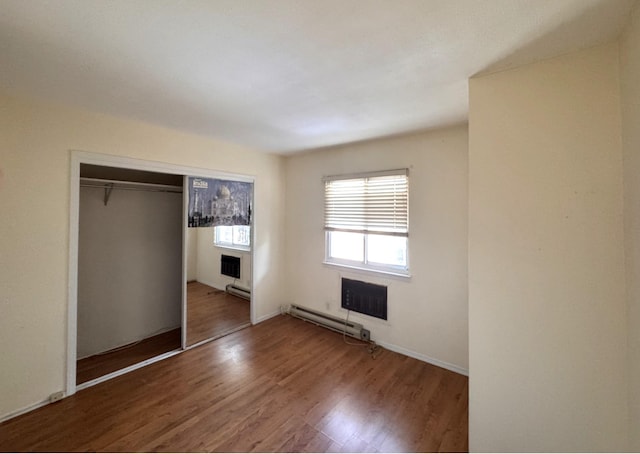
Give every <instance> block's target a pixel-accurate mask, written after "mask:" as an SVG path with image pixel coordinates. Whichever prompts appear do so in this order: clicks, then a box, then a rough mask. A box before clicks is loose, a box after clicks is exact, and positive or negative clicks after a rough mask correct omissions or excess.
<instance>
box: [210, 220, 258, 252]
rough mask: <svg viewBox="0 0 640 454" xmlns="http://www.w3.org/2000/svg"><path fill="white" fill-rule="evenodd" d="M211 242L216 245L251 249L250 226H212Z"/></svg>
mask: <svg viewBox="0 0 640 454" xmlns="http://www.w3.org/2000/svg"><path fill="white" fill-rule="evenodd" d="M213 242H214V244H215V245H216V246H219V247H226V248H231V249H242V250H249V249H251V226H248V225H218V226H216V227H215V228H214V235H213Z"/></svg>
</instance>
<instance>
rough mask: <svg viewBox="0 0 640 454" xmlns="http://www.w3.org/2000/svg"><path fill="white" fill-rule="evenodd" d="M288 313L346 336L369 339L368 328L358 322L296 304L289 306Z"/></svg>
mask: <svg viewBox="0 0 640 454" xmlns="http://www.w3.org/2000/svg"><path fill="white" fill-rule="evenodd" d="M289 314H290V315H293V316H294V317H297V318H299V319H302V320H304V321H307V322H311V323H313V324H315V325H318V326H322V327H324V328H328V329H330V330H332V331H336V332H338V333H345V334H346V335H347V336H351V337H355V338H356V339H360V340H363V341H369V340H371V333H370V332H369V330H368V329H364V328H363V327H362V325H361V324H360V323H354V322H350V321H347V320H345V319H341V318H338V317H334V316H332V315H327V314H323V313H322V312H316V311H314V310H311V309H307V308H306V307H301V306H296V305H292V306H291V309H290V310H289Z"/></svg>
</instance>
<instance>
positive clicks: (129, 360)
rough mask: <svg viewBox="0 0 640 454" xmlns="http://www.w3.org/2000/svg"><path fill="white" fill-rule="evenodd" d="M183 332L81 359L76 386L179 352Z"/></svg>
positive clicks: (155, 337) (173, 332)
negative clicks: (169, 353) (165, 354)
mask: <svg viewBox="0 0 640 454" xmlns="http://www.w3.org/2000/svg"><path fill="white" fill-rule="evenodd" d="M181 332H182V330H181V329H180V328H177V329H174V330H172V331H167V332H166V333H162V334H158V335H157V336H152V337H149V338H147V339H143V340H141V341H140V342H138V343H137V344H134V345H131V346H129V347H125V348H122V349H119V350H117V351H113V352H110V353H101V354H99V355H94V356H90V357H88V358H84V359H81V360H79V361H78V363H77V366H76V384H78V385H79V384H81V383H86V382H88V381H90V380H93V379H95V378H98V377H102V376H103V375H107V374H110V373H111V372H115V371H117V370H120V369H124V368H125V367H129V366H132V365H134V364H138V363H141V362H143V361H145V360H147V359H150V358H153V357H155V356H159V355H162V354H163V353H167V352H171V351H173V350H179V349H180V348H181V347H182V339H181V337H180V334H181Z"/></svg>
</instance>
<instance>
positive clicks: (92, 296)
mask: <svg viewBox="0 0 640 454" xmlns="http://www.w3.org/2000/svg"><path fill="white" fill-rule="evenodd" d="M182 181H183V178H182V176H181V175H172V174H163V173H157V172H149V171H142V170H133V169H123V168H116V167H105V166H98V165H91V164H81V165H80V190H79V230H78V290H77V295H78V312H77V351H76V359H77V363H76V384H77V385H82V384H86V383H90V382H92V381H94V380H97V379H100V378H101V377H105V376H108V375H109V374H112V373H115V372H117V371H121V370H123V369H126V368H128V367H132V366H134V365H137V364H140V363H144V362H145V361H150V360H152V359H153V358H156V357H159V356H161V355H163V354H166V353H169V352H173V351H179V350H180V349H181V347H182V218H183V216H182V213H183V207H182V200H183V195H182V193H183V187H182Z"/></svg>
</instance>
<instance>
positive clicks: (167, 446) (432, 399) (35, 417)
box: [0, 316, 468, 452]
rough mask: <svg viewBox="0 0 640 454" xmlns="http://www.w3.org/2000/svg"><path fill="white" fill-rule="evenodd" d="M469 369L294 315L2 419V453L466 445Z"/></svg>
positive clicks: (457, 447)
mask: <svg viewBox="0 0 640 454" xmlns="http://www.w3.org/2000/svg"><path fill="white" fill-rule="evenodd" d="M467 408H468V379H467V378H466V377H464V376H461V375H458V374H455V373H453V372H450V371H447V370H444V369H441V368H438V367H435V366H432V365H429V364H426V363H424V362H421V361H418V360H415V359H412V358H408V357H406V356H403V355H400V354H397V353H394V352H390V351H383V352H382V353H381V354H380V355H379V356H377V358H375V359H373V358H372V357H371V355H370V354H369V353H368V351H367V350H366V349H365V348H361V347H354V346H351V345H347V344H345V343H344V342H343V339H342V336H341V335H339V334H336V333H334V332H331V331H328V330H326V329H323V328H320V327H317V326H314V325H311V324H308V323H304V322H302V321H300V320H298V319H295V318H292V317H289V316H278V317H275V318H273V319H270V320H268V321H266V322H264V323H261V324H259V325H257V326H254V327H251V328H248V329H245V330H241V331H238V332H236V333H233V334H230V335H229V336H225V337H223V338H220V339H218V340H216V341H213V342H210V343H207V344H203V345H201V346H199V347H197V348H194V349H191V350H188V351H186V352H184V353H181V354H180V355H177V356H174V357H171V358H169V359H165V360H163V361H160V362H157V363H154V364H151V365H149V366H146V367H143V368H141V369H138V370H136V371H134V372H131V373H129V374H126V375H123V376H121V377H117V378H115V379H112V380H109V381H107V382H104V383H101V384H99V385H96V386H93V387H91V388H88V389H85V390H82V391H79V392H78V393H77V394H76V395H75V396H71V397H69V398H66V399H63V400H62V401H60V402H57V403H55V404H51V405H48V406H46V407H44V408H41V409H38V410H35V411H33V412H31V413H28V414H26V415H22V416H20V417H17V418H14V419H12V420H10V421H6V422H5V423H3V424H0V450H2V451H18V452H21V451H56V452H76V451H85V452H86V451H109V452H141V451H158V452H162V451H173V452H193V451H198V452H202V451H211V452H264V451H273V452H297V451H299V452H345V451H367V452H376V451H381V452H384V451H406V452H416V451H423V450H433V451H440V450H445V451H465V450H467V447H468V441H467V431H468V429H467V424H468V422H467V421H468V414H467Z"/></svg>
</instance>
